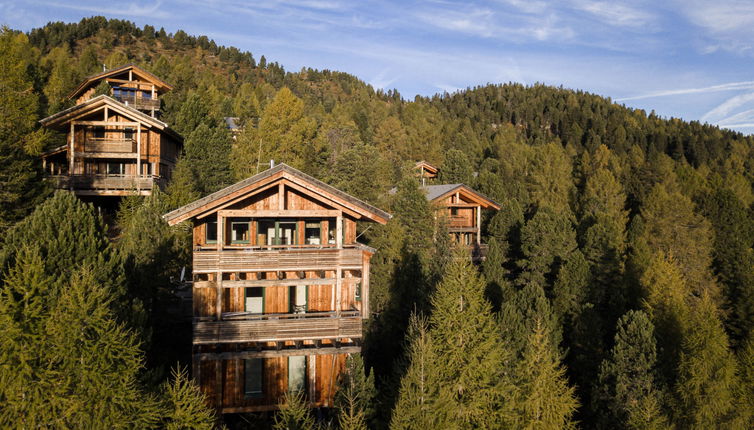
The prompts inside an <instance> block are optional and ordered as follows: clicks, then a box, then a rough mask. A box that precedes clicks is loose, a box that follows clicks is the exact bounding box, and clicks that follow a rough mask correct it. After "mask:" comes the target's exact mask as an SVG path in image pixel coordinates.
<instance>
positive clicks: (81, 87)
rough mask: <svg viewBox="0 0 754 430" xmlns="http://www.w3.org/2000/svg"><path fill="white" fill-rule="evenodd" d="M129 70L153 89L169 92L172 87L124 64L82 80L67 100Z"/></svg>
mask: <svg viewBox="0 0 754 430" xmlns="http://www.w3.org/2000/svg"><path fill="white" fill-rule="evenodd" d="M129 70H131V72H132V73H133V74H134V75H136V76H138V77H139V78H141V79H142V80H145V81H147V82H149V83H152V84H154V86H155V88H159V89H160V90H164V91H169V90H172V89H173V86H172V85H170V84H168V83H167V82H165V81H163V80H162V79H160V78H158V77H157V76H155V75H153V74H151V73H149V72H147V71H146V70H144V69H142V68H141V67H138V66H136V65H135V64H126V65H124V66H120V67H118V68H115V69H111V70H106V71H104V72H101V73H97V74H94V75H91V76H89V77H87V78H86V79H84V81H83V82H82V83H81V84H79V86H78V87H76V89H75V90H73V92H71V94H69V95H68V99H74V98H76V97H78V96H79V95H81V93H83V92H84V91H85V90H86V89H87V88H89V87H90V86H92V85H93V84H94V83H96V82H98V81H101V80H102V79H107V78H109V77H112V76H116V75H119V74H121V73H123V72H127V71H129Z"/></svg>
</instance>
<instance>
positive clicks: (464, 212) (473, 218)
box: [422, 184, 500, 260]
mask: <svg viewBox="0 0 754 430" xmlns="http://www.w3.org/2000/svg"><path fill="white" fill-rule="evenodd" d="M422 190H423V191H424V192H425V193H426V196H427V200H429V201H430V202H432V203H433V204H434V205H435V207H437V208H438V209H439V210H441V211H444V213H445V215H446V216H447V220H448V231H449V232H450V235H451V236H452V237H453V239H454V241H455V242H457V243H460V244H463V245H466V246H469V247H471V248H472V249H473V250H474V251H475V252H474V254H473V256H474V258H475V260H480V259H483V258H484V255H485V254H486V252H485V251H486V246H485V245H483V244H482V239H481V228H482V210H483V209H492V210H499V209H500V204H498V203H497V202H495V201H494V200H492V199H490V198H489V197H487V196H485V195H483V194H482V193H479V192H477V191H475V190H474V189H472V188H471V187H469V186H467V185H464V184H446V185H427V186H423V187H422Z"/></svg>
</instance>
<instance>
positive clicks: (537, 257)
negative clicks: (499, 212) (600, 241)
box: [518, 207, 577, 287]
mask: <svg viewBox="0 0 754 430" xmlns="http://www.w3.org/2000/svg"><path fill="white" fill-rule="evenodd" d="M576 247H577V244H576V232H575V231H574V229H573V224H572V223H571V219H570V217H569V216H568V215H565V214H564V213H562V212H561V213H559V212H556V211H555V210H553V209H550V208H549V207H540V208H538V209H537V212H536V213H535V214H534V216H533V217H532V218H531V219H530V220H529V221H527V223H526V225H525V226H524V227H523V228H522V229H521V252H522V254H523V259H521V260H519V261H518V265H519V267H520V268H521V270H522V273H521V276H520V277H519V280H518V283H519V284H520V285H526V284H530V283H534V284H538V285H540V286H543V287H545V286H547V287H549V286H551V285H552V282H553V281H554V279H555V275H556V274H557V273H558V268H559V266H560V265H561V264H562V263H563V262H564V261H565V260H566V259H568V257H569V256H570V255H571V253H572V252H573V251H574V250H575V249H576Z"/></svg>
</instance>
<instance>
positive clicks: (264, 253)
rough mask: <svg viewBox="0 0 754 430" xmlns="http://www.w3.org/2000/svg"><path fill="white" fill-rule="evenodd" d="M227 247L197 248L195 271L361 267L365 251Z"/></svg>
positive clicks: (355, 249)
mask: <svg viewBox="0 0 754 430" xmlns="http://www.w3.org/2000/svg"><path fill="white" fill-rule="evenodd" d="M229 248H230V247H226V248H225V249H224V250H223V251H221V252H218V251H217V249H214V250H211V249H202V250H198V251H194V266H193V267H194V273H214V272H217V271H223V272H253V271H264V270H268V271H302V270H333V269H334V268H335V267H336V266H340V267H341V268H342V269H361V268H362V265H363V260H362V258H363V254H364V251H363V250H362V249H359V248H343V249H337V248H322V249H311V248H295V247H289V248H286V249H277V250H276V249H273V250H268V249H260V248H252V247H249V248H240V249H229Z"/></svg>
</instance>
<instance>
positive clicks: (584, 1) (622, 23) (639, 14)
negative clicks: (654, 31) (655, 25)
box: [573, 0, 655, 27]
mask: <svg viewBox="0 0 754 430" xmlns="http://www.w3.org/2000/svg"><path fill="white" fill-rule="evenodd" d="M573 4H574V7H575V8H576V9H578V10H582V11H584V12H588V13H590V14H592V15H594V16H596V17H597V18H599V19H600V20H601V21H603V22H605V23H607V24H610V25H614V26H619V27H643V26H646V25H647V24H649V23H651V22H653V21H654V20H655V17H654V15H652V14H650V13H649V12H646V11H644V10H641V9H637V8H634V7H630V6H627V5H625V4H620V3H616V2H614V1H593V0H578V1H575V2H574V3H573Z"/></svg>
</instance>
